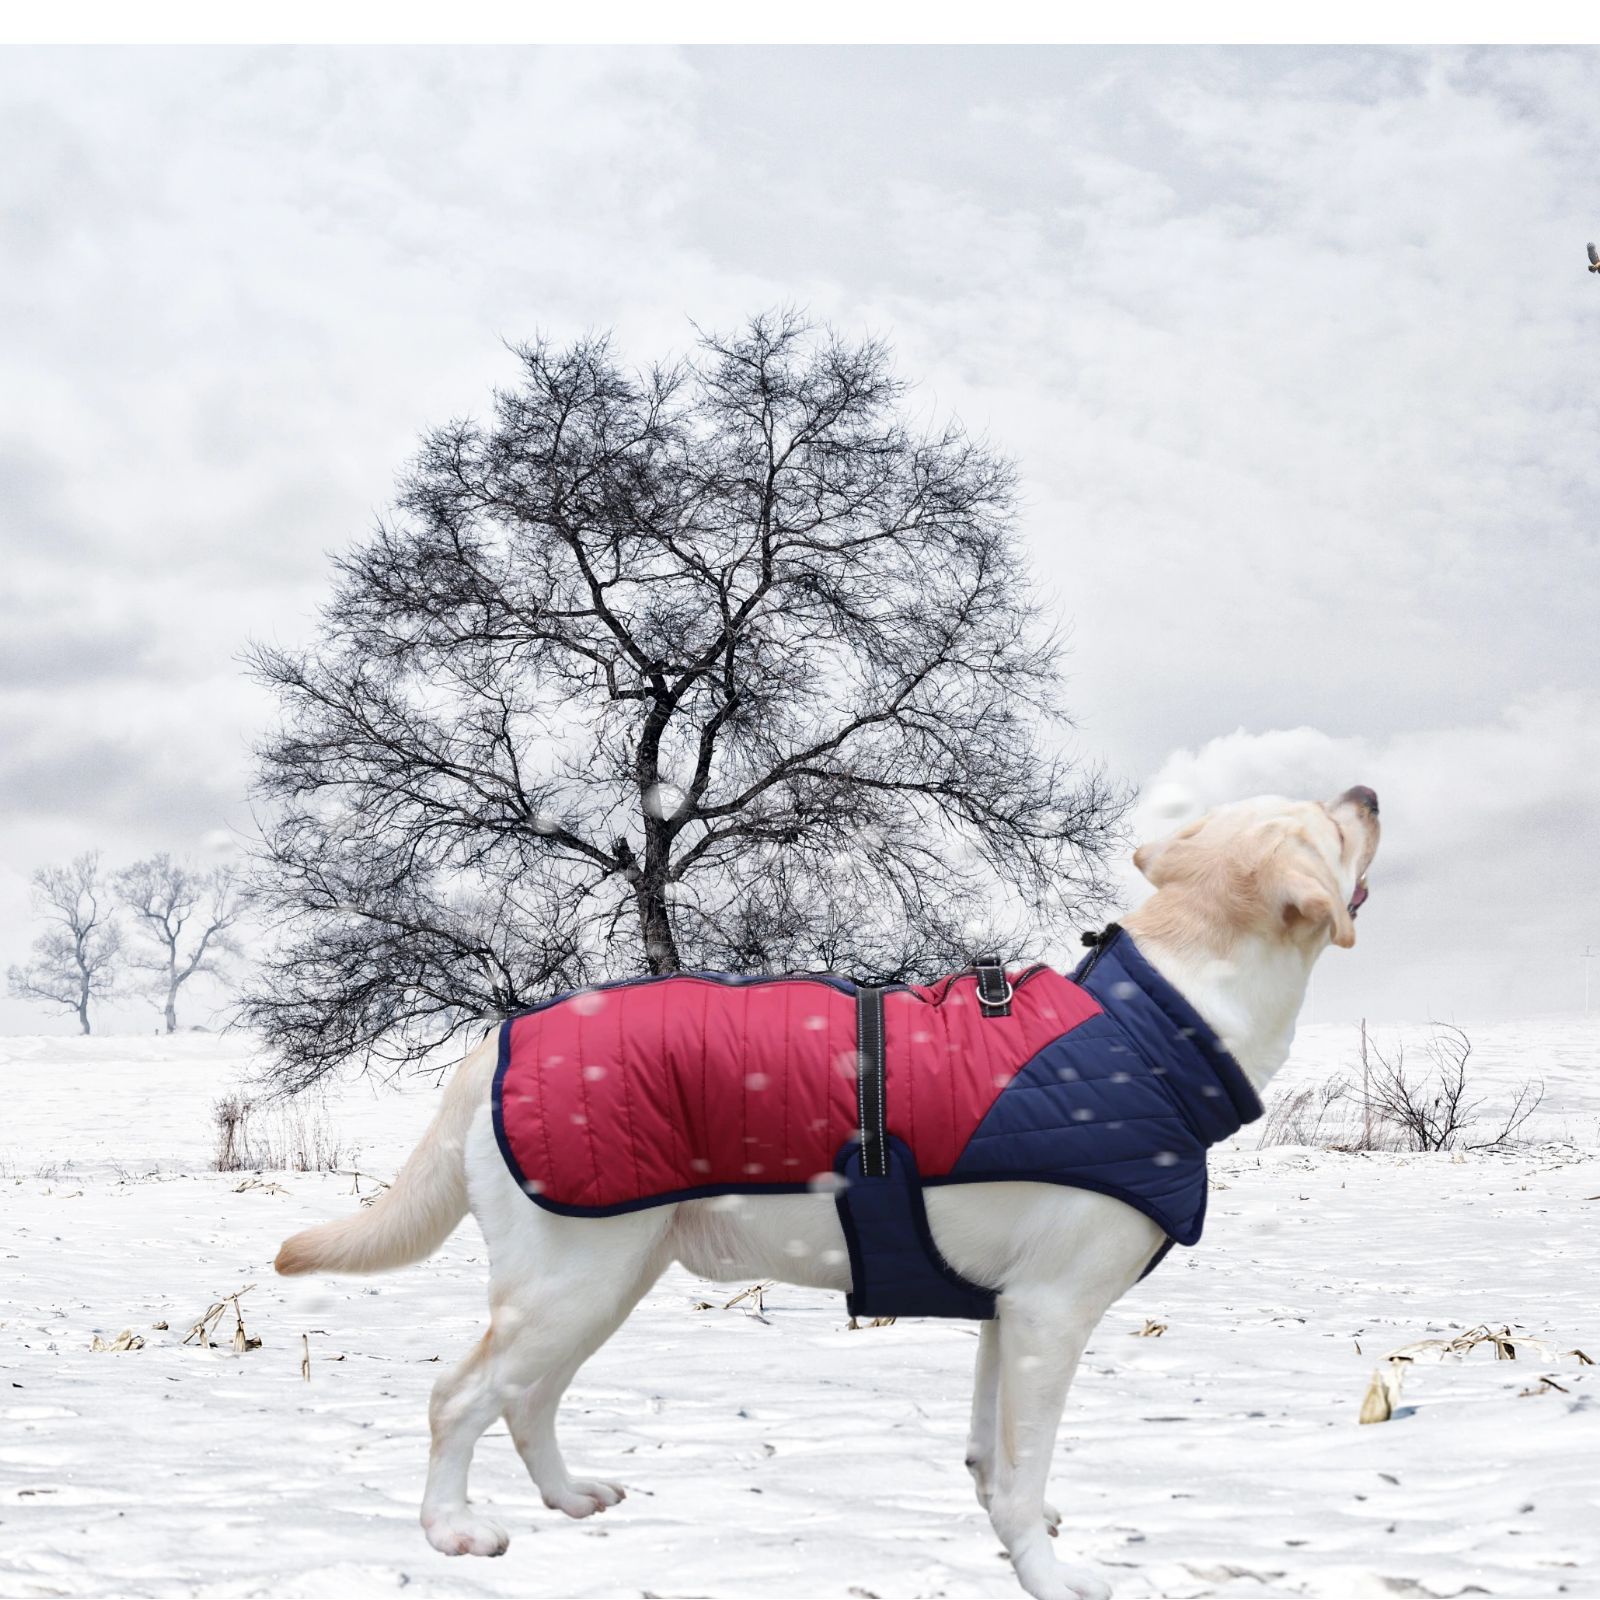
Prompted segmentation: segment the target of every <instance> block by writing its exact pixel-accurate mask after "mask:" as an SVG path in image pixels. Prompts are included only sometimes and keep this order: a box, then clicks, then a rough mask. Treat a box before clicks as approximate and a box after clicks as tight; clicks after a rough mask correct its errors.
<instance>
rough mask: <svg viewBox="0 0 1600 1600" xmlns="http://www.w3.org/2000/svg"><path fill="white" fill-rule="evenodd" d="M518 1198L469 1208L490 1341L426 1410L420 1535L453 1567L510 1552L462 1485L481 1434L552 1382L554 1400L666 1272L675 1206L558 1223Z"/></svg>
mask: <svg viewBox="0 0 1600 1600" xmlns="http://www.w3.org/2000/svg"><path fill="white" fill-rule="evenodd" d="M512 1194H513V1198H514V1199H515V1200H516V1201H517V1202H518V1205H519V1207H520V1209H519V1210H518V1211H516V1212H514V1213H508V1212H507V1211H506V1210H505V1209H504V1208H500V1207H497V1206H496V1205H495V1204H494V1203H493V1199H492V1197H485V1203H483V1204H476V1203H475V1205H474V1209H475V1210H476V1212H477V1215H478V1220H479V1223H480V1224H481V1225H482V1227H483V1232H484V1237H485V1239H486V1240H487V1241H488V1244H489V1255H490V1265H491V1281H490V1291H489V1297H490V1319H489V1331H488V1333H487V1334H485V1335H484V1337H483V1339H482V1341H481V1342H480V1343H479V1345H478V1347H477V1348H476V1349H475V1350H474V1351H473V1352H472V1354H471V1355H470V1356H468V1357H467V1359H466V1360H465V1361H463V1362H462V1363H461V1365H460V1366H459V1367H457V1368H456V1369H455V1370H454V1371H453V1372H449V1373H446V1374H445V1375H444V1376H443V1377H442V1378H440V1380H439V1382H438V1383H437V1384H436V1385H435V1386H434V1391H433V1399H432V1402H431V1403H430V1405H429V1407H428V1421H429V1423H430V1425H431V1427H432V1431H433V1444H432V1449H431V1450H430V1452H429V1457H428V1485H427V1488H426V1489H425V1490H424V1492H423V1497H422V1526H423V1530H424V1531H425V1532H426V1533H427V1536H428V1542H429V1543H430V1544H431V1545H432V1546H433V1547H434V1548H435V1549H436V1550H442V1551H444V1553H445V1554H446V1555H488V1556H495V1555H499V1554H500V1553H501V1552H502V1551H503V1550H504V1549H505V1547H506V1545H507V1543H508V1538H507V1535H506V1533H505V1531H504V1529H502V1528H501V1527H500V1526H499V1525H498V1524H497V1523H495V1522H493V1521H491V1520H490V1519H489V1518H487V1517H485V1516H482V1515H481V1514H479V1513H478V1512H476V1511H474V1510H473V1509H472V1507H471V1506H470V1505H469V1504H468V1503H467V1473H468V1469H469V1467H470V1466H471V1462H472V1451H473V1447H474V1446H475V1445H476V1444H477V1442H478V1439H479V1437H480V1436H481V1435H482V1433H483V1431H484V1430H485V1429H486V1428H487V1427H488V1426H489V1425H490V1424H491V1423H492V1422H493V1421H494V1420H495V1418H496V1417H498V1416H500V1415H501V1414H502V1413H503V1412H505V1411H506V1410H507V1408H508V1407H509V1406H510V1405H511V1404H512V1402H513V1401H515V1400H517V1399H519V1398H520V1397H521V1396H523V1395H525V1394H527V1393H528V1392H529V1391H530V1390H535V1389H539V1390H540V1391H541V1392H548V1391H549V1388H550V1387H552V1385H551V1384H549V1383H548V1382H547V1380H551V1379H554V1380H556V1381H557V1383H558V1384H559V1387H557V1388H556V1390H555V1393H556V1396H557V1397H559V1393H560V1388H564V1387H565V1385H566V1382H567V1381H568V1380H570V1377H571V1374H572V1372H574V1371H576V1370H577V1367H578V1365H579V1364H580V1363H581V1362H582V1360H583V1358H584V1356H585V1355H587V1354H588V1353H589V1352H590V1351H592V1350H595V1349H598V1348H599V1346H600V1345H601V1344H602V1343H603V1342H604V1341H605V1338H606V1336H607V1335H608V1334H609V1333H611V1332H612V1331H613V1330H614V1329H615V1328H616V1326H617V1324H618V1323H620V1322H621V1321H622V1319H623V1318H624V1317H625V1316H626V1315H627V1313H628V1312H629V1311H630V1310H631V1309H632V1308H633V1305H634V1304H635V1302H636V1301H637V1300H638V1298H639V1296H640V1295H641V1294H642V1293H643V1292H644V1290H645V1288H647V1287H648V1286H649V1284H650V1283H651V1282H653V1281H654V1278H655V1275H656V1274H657V1273H659V1271H660V1270H661V1266H662V1265H664V1264H665V1260H666V1254H665V1252H664V1251H663V1249H662V1247H661V1241H662V1238H663V1236H664V1234H665V1232H666V1228H667V1223H668V1221H669V1218H670V1212H671V1207H670V1206H667V1207H661V1208H660V1209H659V1210H657V1211H651V1212H634V1213H631V1214H629V1215H627V1216H621V1217H606V1218H593V1219H590V1218H575V1217H561V1216H555V1215H553V1214H551V1213H549V1212H545V1211H538V1210H535V1208H533V1207H532V1206H530V1205H529V1204H528V1201H527V1198H526V1197H525V1196H523V1195H521V1194H520V1193H518V1192H516V1191H515V1190H513V1191H512ZM479 1198H480V1196H479V1195H478V1193H476V1192H475V1193H474V1200H475V1202H476V1201H478V1199H479ZM663 1213H666V1214H663ZM563 1374H565V1376H564V1377H563V1376H562V1375H563ZM552 1403H553V1402H552Z"/></svg>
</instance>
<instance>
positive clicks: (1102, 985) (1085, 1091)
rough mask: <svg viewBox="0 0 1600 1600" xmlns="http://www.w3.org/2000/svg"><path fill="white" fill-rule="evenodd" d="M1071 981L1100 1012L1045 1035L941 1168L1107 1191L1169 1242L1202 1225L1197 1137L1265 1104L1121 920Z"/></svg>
mask: <svg viewBox="0 0 1600 1600" xmlns="http://www.w3.org/2000/svg"><path fill="white" fill-rule="evenodd" d="M1073 981H1074V982H1076V983H1079V984H1080V985H1081V986H1082V987H1083V988H1085V989H1087V990H1088V991H1089V993H1090V994H1092V995H1093V996H1094V998H1095V999H1096V1000H1097V1001H1098V1002H1099V1003H1100V1006H1101V1008H1102V1011H1101V1014H1100V1015H1099V1016H1095V1017H1091V1018H1090V1019H1089V1020H1088V1021H1086V1022H1082V1023H1080V1024H1079V1025H1078V1026H1077V1027H1076V1028H1073V1029H1072V1030H1071V1031H1070V1032H1068V1033H1064V1034H1062V1035H1061V1036H1060V1037H1059V1038H1057V1039H1054V1040H1052V1041H1051V1042H1050V1043H1049V1044H1048V1045H1046V1046H1045V1048H1044V1049H1043V1050H1041V1051H1040V1052H1039V1053H1038V1054H1037V1055H1036V1056H1034V1058H1033V1059H1032V1060H1031V1061H1029V1062H1027V1063H1026V1064H1025V1065H1024V1066H1023V1068H1022V1070H1021V1071H1020V1072H1019V1073H1018V1074H1017V1075H1016V1077H1015V1078H1013V1079H1012V1080H1011V1082H1010V1083H1009V1084H1007V1085H1006V1087H1005V1088H1004V1089H1002V1090H1001V1091H1000V1093H999V1094H998V1095H997V1096H996V1097H995V1102H994V1104H993V1105H992V1106H991V1107H990V1108H989V1111H988V1112H987V1114H986V1115H985V1116H984V1118H983V1120H982V1122H980V1123H979V1124H978V1126H977V1129H976V1130H975V1131H974V1133H973V1135H972V1137H971V1139H970V1140H968V1142H967V1146H966V1148H965V1149H964V1150H963V1151H962V1153H961V1156H960V1158H959V1159H958V1160H957V1162H956V1164H955V1166H954V1167H953V1168H952V1170H951V1172H950V1173H949V1175H948V1176H947V1177H943V1178H929V1179H925V1180H924V1181H925V1182H926V1183H993V1182H997V1181H1000V1180H1004V1179H1020V1180H1028V1181H1033V1182H1040V1183H1060V1184H1066V1185H1069V1186H1071V1187H1074V1188H1080V1189H1094V1190H1097V1191H1099V1192H1100V1193H1102V1194H1108V1195H1113V1196H1115V1198H1117V1199H1118V1200H1122V1201H1124V1202H1125V1203H1126V1204H1128V1205H1131V1206H1133V1207H1135V1208H1136V1209H1137V1210H1140V1211H1142V1212H1144V1213H1145V1215H1146V1216H1148V1217H1150V1218H1151V1219H1152V1220H1153V1221H1155V1222H1156V1223H1157V1224H1158V1225H1159V1226H1160V1227H1161V1228H1162V1229H1163V1230H1164V1231H1165V1233H1166V1234H1167V1236H1168V1237H1169V1238H1170V1239H1172V1240H1173V1241H1175V1242H1176V1243H1178V1244H1182V1245H1192V1244H1194V1243H1196V1242H1197V1241H1198V1240H1199V1238H1200V1232H1201V1228H1202V1227H1203V1226H1204V1223H1205V1214H1206V1150H1207V1149H1208V1148H1209V1147H1210V1146H1211V1145H1214V1144H1216V1143H1218V1142H1219V1141H1220V1140H1222V1139H1226V1138H1227V1137H1228V1136H1229V1135H1230V1134H1233V1133H1237V1132H1238V1130H1239V1128H1240V1127H1241V1126H1243V1124H1245V1123H1247V1122H1253V1121H1254V1120H1255V1119H1256V1118H1257V1117H1259V1116H1260V1115H1261V1101H1260V1099H1259V1097H1258V1096H1257V1095H1256V1092H1255V1090H1254V1088H1253V1087H1252V1086H1251V1083H1250V1080H1249V1079H1248V1078H1247V1077H1246V1076H1245V1074H1244V1071H1243V1069H1242V1068H1241V1067H1240V1066H1239V1064H1238V1062H1236V1061H1235V1060H1234V1059H1233V1057H1232V1056H1231V1055H1229V1054H1228V1052H1227V1050H1226V1049H1224V1048H1223V1046H1222V1043H1221V1042H1220V1041H1219V1040H1218V1038H1217V1036H1216V1035H1215V1034H1214V1033H1213V1032H1212V1031H1211V1029H1210V1028H1209V1027H1208V1026H1207V1025H1206V1023H1205V1022H1204V1021H1203V1020H1202V1019H1201V1017H1200V1014H1199V1013H1198V1012H1197V1011H1196V1010H1195V1009H1194V1007H1193V1006H1191V1005H1190V1004H1189V1002H1188V1001H1187V1000H1185V999H1184V998H1183V996H1182V995H1181V994H1179V993H1178V991H1177V990H1176V989H1174V988H1173V987H1172V985H1171V984H1170V983H1168V982H1167V981H1166V979H1165V978H1163V977H1162V976H1161V974H1160V973H1158V972H1157V971H1156V970H1155V968H1154V967H1152V966H1151V965H1150V963H1149V962H1148V961H1146V960H1145V958H1144V957H1143V956H1142V955H1141V954H1140V953H1139V950H1138V947H1137V946H1136V945H1135V944H1134V942H1133V940H1132V938H1130V937H1129V935H1128V934H1127V933H1125V932H1123V931H1122V930H1120V929H1118V930H1117V931H1116V932H1114V933H1112V934H1111V935H1110V937H1109V938H1108V940H1107V941H1106V942H1105V943H1104V944H1103V945H1102V946H1101V948H1100V949H1099V950H1098V951H1096V952H1095V954H1093V955H1091V956H1090V957H1089V958H1088V959H1087V960H1086V961H1085V962H1084V963H1083V965H1082V966H1080V967H1079V969H1078V971H1077V972H1076V973H1074V974H1073Z"/></svg>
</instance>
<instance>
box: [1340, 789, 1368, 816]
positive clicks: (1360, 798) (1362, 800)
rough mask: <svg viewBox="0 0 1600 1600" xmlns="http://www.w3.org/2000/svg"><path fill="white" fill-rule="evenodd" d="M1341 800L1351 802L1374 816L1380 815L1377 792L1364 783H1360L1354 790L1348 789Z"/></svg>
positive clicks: (1341, 796)
mask: <svg viewBox="0 0 1600 1600" xmlns="http://www.w3.org/2000/svg"><path fill="white" fill-rule="evenodd" d="M1339 798H1340V799H1341V800H1349V801H1351V802H1352V803H1353V804H1355V805H1358V806H1360V807H1362V808H1363V809H1364V810H1366V811H1370V812H1371V813H1372V814H1373V816H1377V814H1378V793H1377V790H1375V789H1369V788H1368V787H1367V786H1366V784H1364V783H1358V784H1356V785H1355V786H1354V787H1353V788H1350V789H1346V790H1345V792H1344V793H1343V794H1342V795H1340V796H1339Z"/></svg>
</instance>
